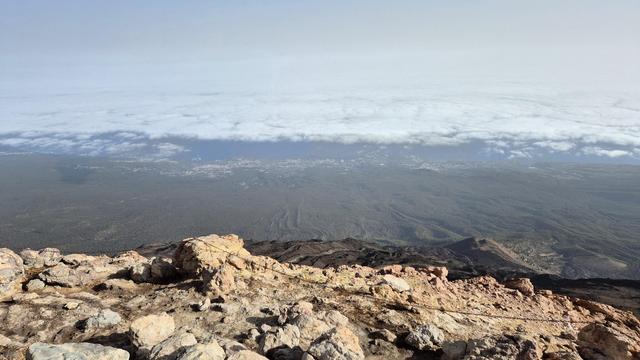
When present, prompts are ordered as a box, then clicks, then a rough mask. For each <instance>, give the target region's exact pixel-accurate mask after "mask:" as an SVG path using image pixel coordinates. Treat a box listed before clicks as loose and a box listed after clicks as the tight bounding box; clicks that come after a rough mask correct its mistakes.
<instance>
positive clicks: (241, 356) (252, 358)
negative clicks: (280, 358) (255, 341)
mask: <svg viewBox="0 0 640 360" xmlns="http://www.w3.org/2000/svg"><path fill="white" fill-rule="evenodd" d="M227 360H269V359H268V358H266V357H264V356H262V355H260V354H258V353H256V352H253V351H251V350H240V351H238V352H235V353H233V354H231V355H229V357H228V358H227Z"/></svg>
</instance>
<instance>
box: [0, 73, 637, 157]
mask: <svg viewBox="0 0 640 360" xmlns="http://www.w3.org/2000/svg"><path fill="white" fill-rule="evenodd" d="M0 104H1V106H0V136H1V137H2V140H1V141H0V144H2V145H9V146H19V145H21V144H22V145H24V144H26V143H29V142H30V143H32V144H33V145H35V146H39V147H46V146H57V147H65V146H69V147H74V146H77V144H74V143H70V141H72V140H70V139H76V140H77V141H80V142H81V140H82V139H83V138H84V139H87V138H88V137H91V136H95V135H97V134H102V133H109V132H118V133H120V134H122V135H121V137H122V138H126V137H127V134H128V136H129V137H130V139H126V141H124V140H123V141H122V143H121V144H120V147H126V146H130V147H135V146H138V145H136V144H137V143H136V137H140V136H141V135H140V134H143V135H144V137H148V138H152V139H162V138H167V137H176V136H177V137H188V138H196V139H215V140H244V141H278V140H293V141H332V142H342V143H355V142H367V143H379V144H402V143H412V144H423V145H458V144H464V143H469V142H472V141H484V142H488V143H490V144H492V146H493V147H494V148H496V149H497V148H500V147H503V148H504V147H510V148H513V147H522V146H524V145H525V144H526V146H532V147H536V148H539V149H545V150H546V151H549V152H567V151H571V150H574V149H576V148H577V147H579V146H585V148H584V149H582V150H581V152H582V153H583V154H586V155H596V156H606V157H620V156H633V155H634V149H636V148H640V97H638V96H635V95H633V94H630V93H624V94H621V95H615V96H614V95H611V94H607V95H602V94H596V93H593V92H591V93H579V92H562V91H557V90H553V89H548V88H537V87H535V86H531V85H514V84H511V85H508V86H502V87H495V86H494V87H492V88H473V87H467V88H461V87H457V88H455V89H448V88H446V87H440V86H438V87H433V88H423V89H413V90H398V89H389V90H386V89H380V90H377V91H352V92H348V93H346V92H324V93H322V92H321V93H311V92H304V93H301V92H293V93H286V92H274V93H269V92H264V91H263V92H234V93H190V92H187V91H176V92H173V93H172V92H153V91H150V90H146V91H133V90H132V91H108V92H97V91H83V92H77V93H61V94H42V95H34V94H32V93H28V94H24V95H21V94H12V95H9V94H7V95H5V96H3V97H2V98H0ZM78 139H79V140H78ZM76 140H73V141H76ZM600 144H608V145H609V146H613V148H602V147H601V145H600ZM596 145H598V146H600V147H598V146H596ZM86 146H90V145H86ZM91 146H100V144H97V145H96V144H95V141H92V145H91ZM103 150H104V151H103V152H107V153H108V152H110V151H111V152H112V151H116V150H110V149H109V148H108V145H107V144H105V145H104V149H103ZM519 150H520V152H519V153H514V154H513V155H514V156H524V154H526V153H527V149H519ZM523 151H524V152H523Z"/></svg>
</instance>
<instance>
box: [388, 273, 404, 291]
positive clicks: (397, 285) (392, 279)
mask: <svg viewBox="0 0 640 360" xmlns="http://www.w3.org/2000/svg"><path fill="white" fill-rule="evenodd" d="M382 282H383V284H386V285H389V286H391V288H392V289H393V290H395V291H398V292H403V291H409V290H411V286H410V285H409V284H408V283H407V282H406V281H405V280H404V279H402V278H399V277H396V276H393V275H390V274H387V275H384V276H383V277H382Z"/></svg>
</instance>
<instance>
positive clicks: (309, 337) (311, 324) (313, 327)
mask: <svg viewBox="0 0 640 360" xmlns="http://www.w3.org/2000/svg"><path fill="white" fill-rule="evenodd" d="M291 324H293V325H296V326H297V327H298V329H300V343H301V345H303V346H304V347H306V346H308V345H309V344H310V343H311V342H312V341H313V340H315V339H316V338H318V337H319V336H320V335H322V334H324V333H326V332H327V331H329V330H331V325H329V324H327V323H326V322H324V321H322V320H320V319H318V318H316V317H315V316H313V315H308V314H300V315H298V316H296V317H295V318H294V319H293V320H291Z"/></svg>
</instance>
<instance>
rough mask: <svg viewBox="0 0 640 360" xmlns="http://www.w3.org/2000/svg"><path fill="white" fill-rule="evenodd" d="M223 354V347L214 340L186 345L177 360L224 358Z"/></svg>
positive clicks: (221, 359)
mask: <svg viewBox="0 0 640 360" xmlns="http://www.w3.org/2000/svg"><path fill="white" fill-rule="evenodd" d="M225 356H226V354H225V352H224V349H223V348H222V347H220V345H218V343H217V342H216V341H215V340H214V341H212V342H210V343H208V344H196V345H193V346H188V347H186V348H185V349H184V351H183V352H182V354H180V355H179V356H178V358H177V360H224V358H225Z"/></svg>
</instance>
